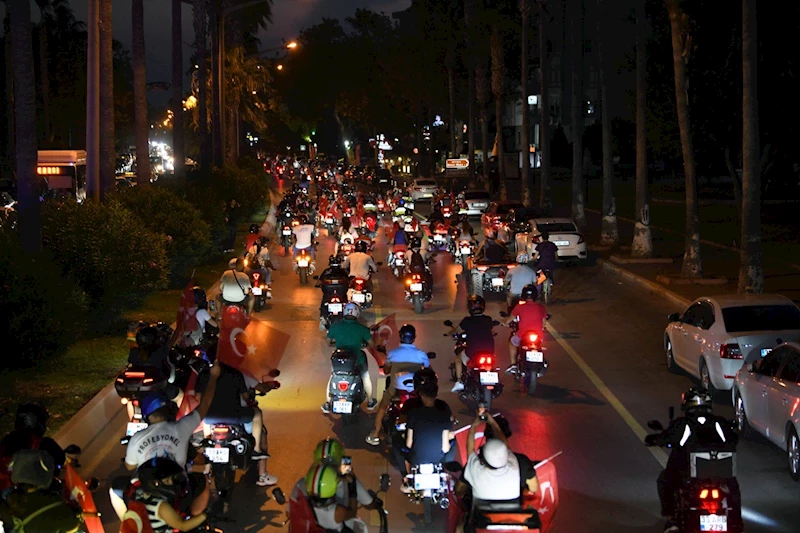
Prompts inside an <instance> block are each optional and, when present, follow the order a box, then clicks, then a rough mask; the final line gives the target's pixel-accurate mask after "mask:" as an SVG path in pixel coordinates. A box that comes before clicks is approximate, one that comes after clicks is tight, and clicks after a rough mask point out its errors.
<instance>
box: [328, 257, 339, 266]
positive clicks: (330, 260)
mask: <svg viewBox="0 0 800 533" xmlns="http://www.w3.org/2000/svg"><path fill="white" fill-rule="evenodd" d="M341 264H342V261H341V259H339V256H338V255H332V256H330V257H329V258H328V267H329V268H338V267H339V266H340V265H341Z"/></svg>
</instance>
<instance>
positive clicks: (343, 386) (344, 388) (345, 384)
mask: <svg viewBox="0 0 800 533" xmlns="http://www.w3.org/2000/svg"><path fill="white" fill-rule="evenodd" d="M336 387H337V388H338V389H339V390H340V391H342V392H347V389H349V388H350V384H349V383H348V382H346V381H340V382H339V383H337V384H336Z"/></svg>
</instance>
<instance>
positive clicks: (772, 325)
mask: <svg viewBox="0 0 800 533" xmlns="http://www.w3.org/2000/svg"><path fill="white" fill-rule="evenodd" d="M722 319H723V320H724V321H725V330H726V331H727V332H728V333H734V332H746V331H780V330H785V329H800V309H798V308H797V306H794V305H746V306H742V307H726V308H724V309H723V310H722Z"/></svg>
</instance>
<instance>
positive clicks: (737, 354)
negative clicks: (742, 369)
mask: <svg viewBox="0 0 800 533" xmlns="http://www.w3.org/2000/svg"><path fill="white" fill-rule="evenodd" d="M719 356H720V357H721V358H722V359H741V358H742V350H741V349H739V345H738V344H733V343H732V344H720V345H719Z"/></svg>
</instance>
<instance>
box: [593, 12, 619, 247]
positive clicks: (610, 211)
mask: <svg viewBox="0 0 800 533" xmlns="http://www.w3.org/2000/svg"><path fill="white" fill-rule="evenodd" d="M597 7H598V8H599V11H600V13H599V14H598V17H597V63H598V66H599V69H598V70H599V73H600V121H601V130H602V135H603V221H602V226H601V228H600V244H601V245H602V246H614V245H615V244H617V240H618V239H619V230H618V228H617V205H616V199H615V198H614V152H613V147H612V142H613V138H612V136H611V117H610V116H609V107H610V106H609V101H608V80H607V79H606V74H607V71H606V66H607V65H606V63H605V60H606V58H605V55H604V49H603V48H604V43H603V37H604V36H603V28H604V24H603V23H604V16H603V15H604V13H603V11H602V9H603V3H602V0H597Z"/></svg>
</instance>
